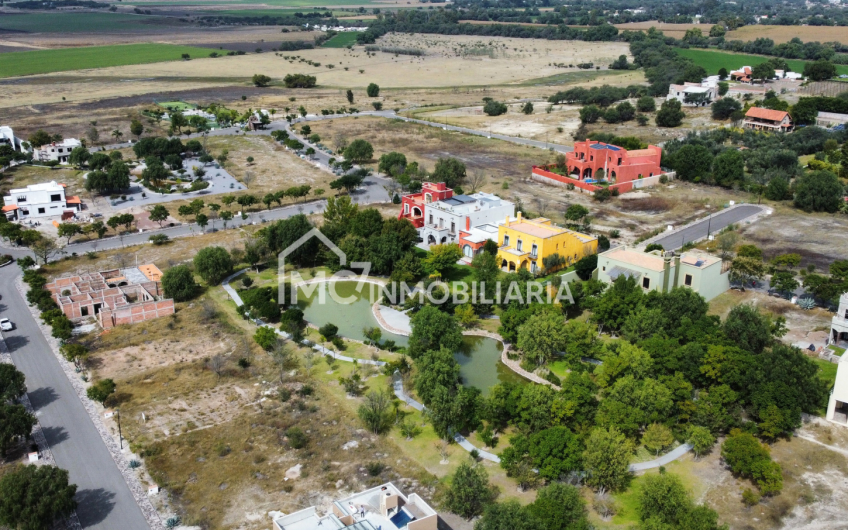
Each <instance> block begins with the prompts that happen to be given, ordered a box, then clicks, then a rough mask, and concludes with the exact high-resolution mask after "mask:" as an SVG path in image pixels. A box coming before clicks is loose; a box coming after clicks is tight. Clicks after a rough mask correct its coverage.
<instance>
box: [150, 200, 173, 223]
mask: <svg viewBox="0 0 848 530" xmlns="http://www.w3.org/2000/svg"><path fill="white" fill-rule="evenodd" d="M170 215H171V212H169V211H168V209H167V208H165V205H163V204H157V205H156V206H154V207H153V208H152V209H151V210H150V214H149V218H150V220H151V221H154V222H157V223H159V228H162V223H164V222H165V221H167V220H168V216H170Z"/></svg>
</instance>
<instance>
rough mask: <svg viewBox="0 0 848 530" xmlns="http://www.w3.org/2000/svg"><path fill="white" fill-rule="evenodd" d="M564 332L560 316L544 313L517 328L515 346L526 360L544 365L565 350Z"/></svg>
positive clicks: (532, 317) (534, 316)
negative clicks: (532, 360)
mask: <svg viewBox="0 0 848 530" xmlns="http://www.w3.org/2000/svg"><path fill="white" fill-rule="evenodd" d="M564 330H565V327H564V319H563V317H562V315H559V314H557V313H555V312H552V311H544V312H542V313H539V314H536V315H533V316H531V317H530V318H529V319H527V322H525V323H524V324H523V325H522V326H521V327H520V328H518V343H517V344H516V345H517V346H518V348H519V349H520V350H522V351H523V352H524V355H526V356H527V357H528V358H530V359H534V360H535V361H536V362H537V363H538V364H544V363H546V362H548V361H551V360H552V359H553V358H554V357H555V356H556V355H558V354H559V352H562V351H564V350H565V347H566V336H565V333H564Z"/></svg>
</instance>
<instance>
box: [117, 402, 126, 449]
mask: <svg viewBox="0 0 848 530" xmlns="http://www.w3.org/2000/svg"><path fill="white" fill-rule="evenodd" d="M115 414H117V415H118V443H119V444H120V446H121V451H123V450H124V436H123V435H122V434H121V409H115Z"/></svg>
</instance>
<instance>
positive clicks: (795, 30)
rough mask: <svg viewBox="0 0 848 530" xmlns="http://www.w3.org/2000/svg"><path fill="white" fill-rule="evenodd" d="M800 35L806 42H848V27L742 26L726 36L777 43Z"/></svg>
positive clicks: (733, 38)
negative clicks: (769, 40)
mask: <svg viewBox="0 0 848 530" xmlns="http://www.w3.org/2000/svg"><path fill="white" fill-rule="evenodd" d="M795 37H798V38H799V39H801V40H802V41H804V42H810V41H818V42H841V43H842V44H848V28H846V27H844V26H766V25H753V26H742V27H741V28H739V29H735V30H733V31H728V32H727V34H726V35H725V36H724V38H725V39H727V40H742V41H749V40H754V39H759V38H763V39H771V40H773V41H774V42H775V44H780V43H782V42H788V41H790V40H792V39H793V38H795Z"/></svg>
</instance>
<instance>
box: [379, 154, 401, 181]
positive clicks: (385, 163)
mask: <svg viewBox="0 0 848 530" xmlns="http://www.w3.org/2000/svg"><path fill="white" fill-rule="evenodd" d="M377 170H378V171H380V172H381V173H385V174H386V175H388V176H390V177H392V178H397V177H399V176H400V175H402V174H403V173H404V171H406V155H404V154H403V153H398V152H395V151H392V152H391V153H386V154H384V155H382V156H380V163H379V165H378V166H377Z"/></svg>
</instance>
